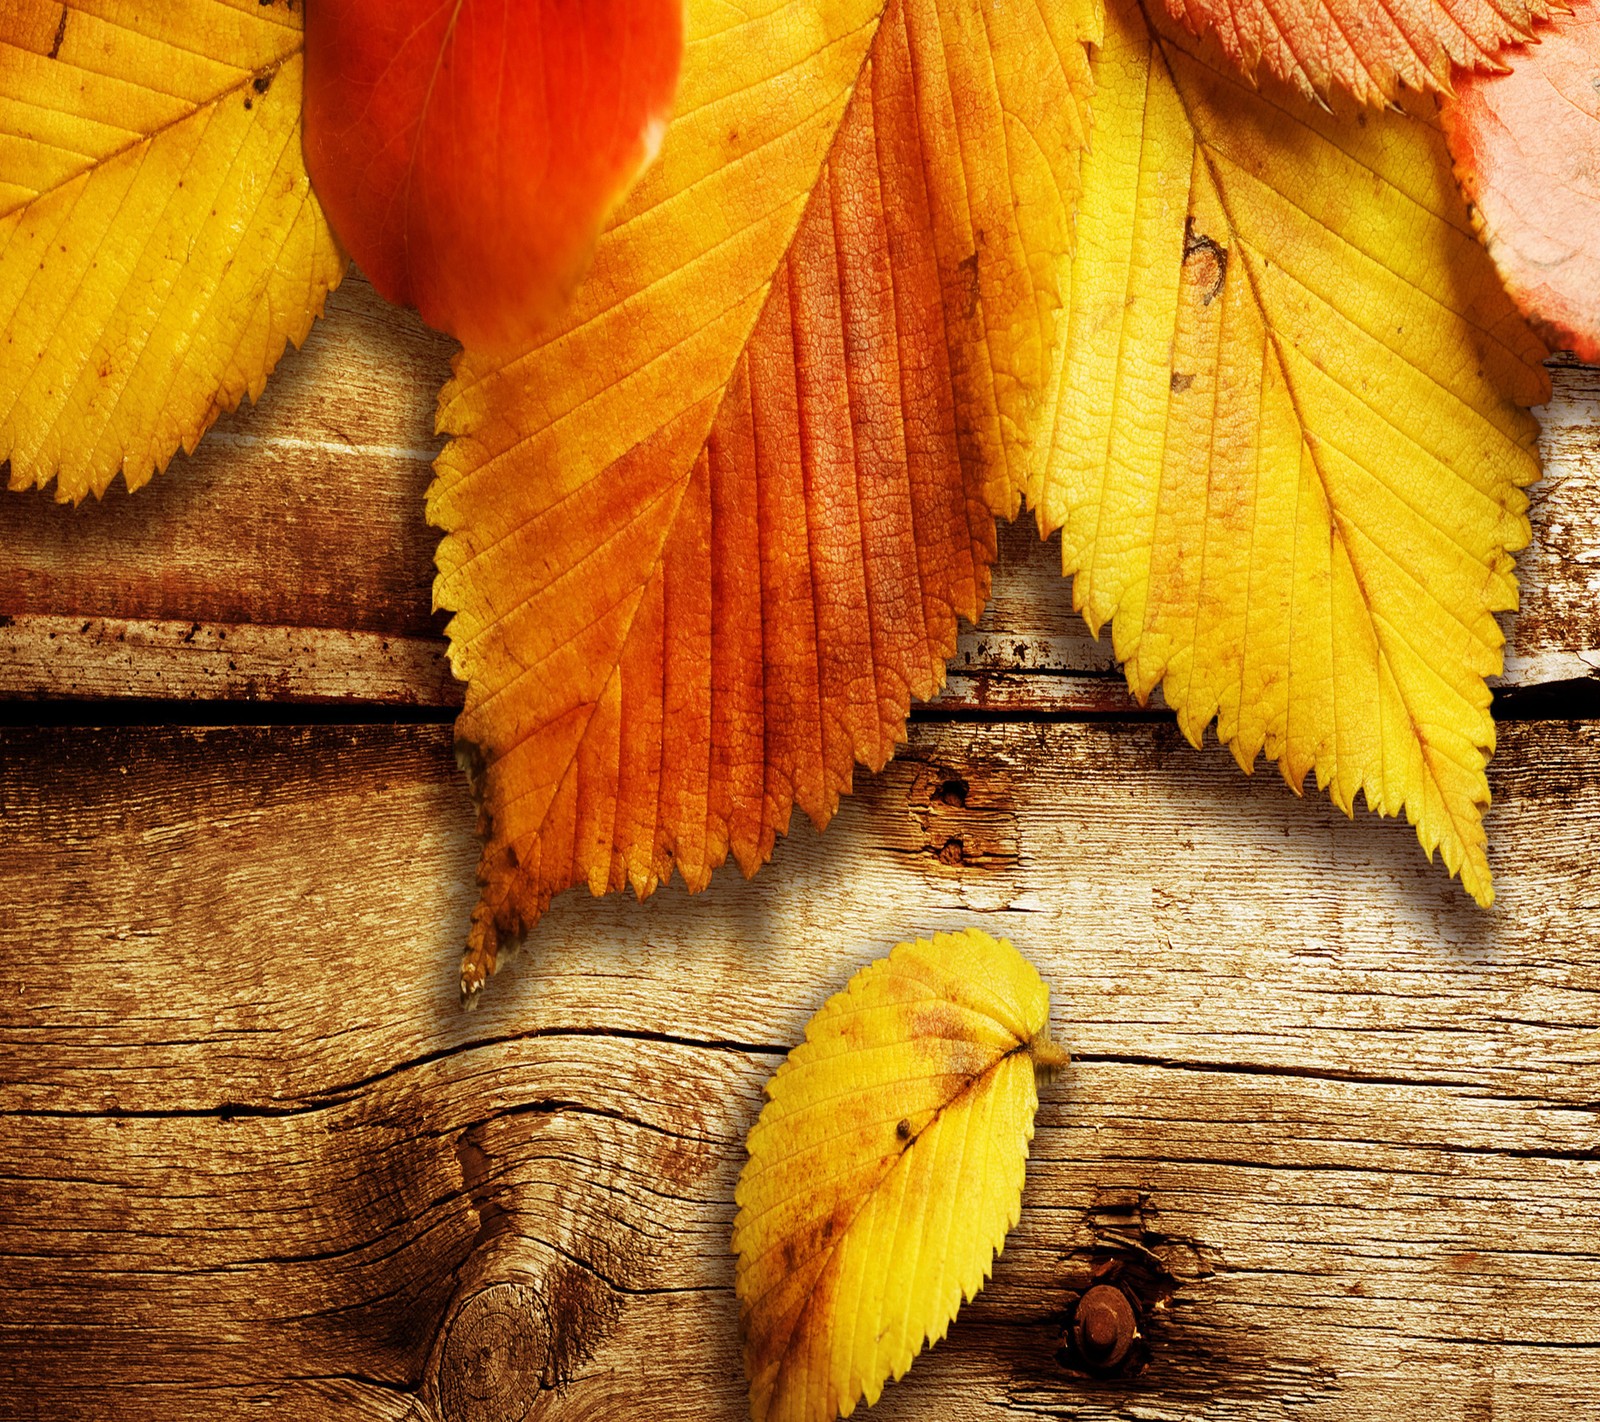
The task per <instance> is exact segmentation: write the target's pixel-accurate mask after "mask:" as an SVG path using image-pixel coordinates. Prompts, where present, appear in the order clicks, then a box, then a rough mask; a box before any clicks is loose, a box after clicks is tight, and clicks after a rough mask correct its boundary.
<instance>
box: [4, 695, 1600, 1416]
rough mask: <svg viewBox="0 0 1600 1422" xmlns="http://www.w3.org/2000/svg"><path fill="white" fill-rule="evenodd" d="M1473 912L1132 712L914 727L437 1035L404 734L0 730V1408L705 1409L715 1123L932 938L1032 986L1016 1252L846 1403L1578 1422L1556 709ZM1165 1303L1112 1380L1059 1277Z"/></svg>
mask: <svg viewBox="0 0 1600 1422" xmlns="http://www.w3.org/2000/svg"><path fill="white" fill-rule="evenodd" d="M1502 730H1503V733H1504V734H1503V742H1502V747H1501V750H1500V753H1499V755H1498V756H1497V757H1496V759H1495V761H1494V764H1493V766H1492V768H1491V778H1492V780H1493V783H1494V790H1495V796H1496V808H1495V810H1494V811H1493V838H1494V843H1495V845H1496V847H1497V851H1498V854H1499V856H1500V858H1499V861H1498V862H1497V863H1496V871H1497V873H1498V874H1499V876H1500V883H1501V886H1502V893H1501V899H1500V902H1499V903H1498V904H1497V906H1496V908H1495V909H1494V910H1493V911H1492V912H1489V913H1485V912H1483V911H1480V910H1478V909H1476V908H1475V907H1474V906H1473V905H1471V904H1470V903H1469V902H1467V901H1465V900H1464V899H1463V898H1462V897H1461V896H1460V894H1459V893H1458V892H1457V890H1456V888H1455V886H1454V885H1452V884H1449V883H1447V882H1446V881H1445V880H1444V878H1443V877H1442V875H1440V874H1439V873H1438V871H1437V869H1433V868H1430V867H1429V866H1428V865H1426V864H1425V863H1424V862H1423V861H1422V860H1421V858H1420V856H1418V855H1417V853H1416V850H1415V844H1414V842H1413V841H1412V838H1411V832H1410V831H1409V829H1408V828H1407V827H1406V826H1405V825H1403V824H1395V823H1393V822H1386V823H1383V824H1379V823H1377V822H1375V821H1373V820H1371V819H1370V818H1368V819H1365V820H1364V821H1363V822H1362V823H1361V824H1359V825H1351V824H1349V823H1347V822H1345V821H1344V820H1343V819H1342V818H1341V817H1340V816H1339V815H1338V814H1337V813H1336V812H1334V811H1333V810H1332V809H1331V808H1330V807H1329V806H1327V805H1326V804H1325V803H1322V802H1320V801H1317V800H1315V799H1312V800H1309V801H1307V802H1305V803H1298V802H1296V801H1295V800H1294V799H1293V798H1292V797H1291V796H1289V795H1288V794H1287V793H1285V791H1284V788H1283V786H1282V785H1281V784H1280V783H1278V782H1277V781H1276V780H1275V779H1274V778H1272V777H1265V776H1263V777H1258V778H1256V779H1254V780H1247V779H1245V778H1243V777H1241V776H1239V775H1238V773H1237V771H1236V770H1235V769H1234V768H1233V766H1232V765H1231V764H1230V763H1228V762H1227V761H1226V760H1225V758H1223V757H1219V756H1216V755H1214V754H1206V753H1201V752H1196V751H1194V750H1192V749H1190V748H1189V747H1188V746H1187V745H1185V744H1184V743H1183V742H1182V741H1181V740H1180V739H1179V738H1178V736H1177V733H1176V731H1175V729H1174V728H1173V727H1171V726H1170V725H1168V724H1165V723H1149V722H1147V723H1142V724H1129V723H1122V724H1109V725H1105V724H1081V723H1080V724H1033V725H1005V724H1000V725H987V724H985V725H964V724H951V723H944V724H925V725H922V726H919V727H918V728H916V730H915V732H914V736H913V742H912V746H911V748H910V749H909V751H908V752H907V753H906V755H905V756H903V757H902V758H901V759H900V760H898V761H896V762H895V763H894V764H893V765H891V766H890V767H889V768H888V769H887V770H886V771H885V772H884V773H883V774H882V775H880V776H876V777H873V778H871V779H870V780H867V781H865V782H864V783H863V784H862V785H861V786H860V787H859V789H860V792H861V793H860V794H859V795H858V796H856V797H855V798H853V799H851V800H850V801H849V802H847V804H846V806H845V808H844V809H843V810H842V812H841V814H840V817H839V820H838V821H837V822H836V824H835V826H834V827H833V828H831V829H830V830H829V832H828V834H827V836H826V837H823V838H819V837H817V836H816V835H814V834H813V833H811V831H810V830H809V829H803V828H802V829H797V831H796V832H795V834H794V836H793V837H792V838H791V839H789V840H788V841H786V842H785V843H783V844H782V845H781V847H780V849H779V853H778V856H777V860H776V862H775V863H774V864H773V865H771V866H770V867H769V868H768V869H767V870H765V871H764V872H763V874H762V875H761V876H760V878H758V879H757V880H755V881H753V882H750V883H745V882H742V881H740V880H739V879H738V878H737V877H735V876H729V875H722V876H719V877H718V879H717V881H716V882H714V884H713V886H712V888H711V889H710V890H709V891H708V892H707V893H706V894H705V895H702V896H700V897H699V898H698V899H696V900H693V901H690V900H688V899H687V898H686V896H684V895H683V894H682V893H681V892H679V891H678V890H676V889H674V890H670V891H666V892H664V893H663V894H661V895H658V896H657V898H655V899H653V900H651V901H649V902H648V903H645V904H643V905H640V904H635V903H632V902H630V901H626V900H622V899H618V898H609V899H604V900H589V899H586V898H578V897H575V896H571V895H569V896H567V898H565V899H564V900H562V901H558V903H557V905H556V907H555V908H554V909H553V911H552V912H551V914H550V915H549V916H548V917H547V918H546V919H545V920H544V921H543V922H542V924H541V925H540V929H539V932H538V935H537V941H536V942H535V943H534V944H533V945H532V946H531V948H530V949H529V950H528V951H527V952H526V954H525V956H524V958H523V960H522V961H521V962H520V963H518V964H516V965H514V966H513V968H512V970H511V971H510V972H509V974H507V975H503V976H502V977H501V978H500V979H497V980H496V981H495V982H494V983H493V984H491V987H490V990H489V992H488V993H487V994H485V1001H484V1004H483V1006H482V1008H481V1010H480V1011H478V1012H475V1013H471V1014H462V1013H461V1012H460V1011H459V1010H458V1008H457V1005H456V999H455V991H454V984H453V972H452V969H453V967H454V964H455V961H456V954H457V943H458V935H459V931H460V925H461V923H462V921H463V920H464V918H465V915H466V912H467V909H468V907H469V906H470V904H471V902H472V900H473V898H474V895H475V888H474V885H473V883H472V874H473V865H474V861H475V846H474V844H473V841H472V836H471V811H470V806H469V804H468V799H467V795H466V792H465V790H464V788H463V786H462V784H461V782H460V778H459V776H458V773H457V771H456V768H455V765H454V762H453V759H452V755H451V750H450V745H449V732H448V729H447V728H445V727H442V726H369V727H363V728H350V727H276V728H254V729H250V728H233V729H219V730H195V729H179V728H153V729H150V728H145V729H140V728H124V729H120V730H105V731H96V730H85V729H73V728H62V729H39V730H13V731H12V732H10V733H8V734H7V735H6V736H5V738H4V739H3V740H0V865H3V866H4V869H3V872H4V874H5V876H6V877H5V884H6V892H5V898H4V900H3V902H4V908H3V909H0V952H3V953H4V955H5V961H6V963H7V975H6V988H5V991H4V992H3V993H0V1062H3V1067H0V1160H3V1161H4V1162H5V1164H4V1166H3V1167H0V1169H3V1173H4V1175H5V1177H6V1179H5V1183H4V1186H3V1188H0V1252H3V1259H0V1270H3V1277H4V1278H5V1281H6V1287H5V1288H4V1289H0V1399H3V1402H0V1411H3V1412H4V1413H5V1415H7V1416H19V1417H24V1418H32V1417H40V1418H44V1417H49V1418H52V1419H54V1418H76V1417H104V1416H109V1415H115V1416H117V1417H119V1418H141V1417H147V1416H148V1417H156V1416H160V1417H162V1418H167V1417H172V1416H196V1415H206V1416H210V1417H215V1418H219V1419H220V1418H231V1417H236V1416H237V1417H243V1416H247V1415H248V1416H256V1415H260V1413H261V1409H262V1408H263V1407H268V1406H270V1407H272V1408H274V1409H275V1415H276V1416H279V1417H282V1418H285V1419H293V1418H308V1419H309V1418H325V1417H340V1418H343V1417H355V1418H395V1419H399V1418H406V1419H411V1422H424V1419H430V1418H441V1419H452V1422H453V1419H457V1418H462V1419H464V1418H474V1419H491V1418H492V1419H501V1418H513V1417H523V1416H528V1417H538V1418H550V1419H566V1418H608V1419H609V1418H619V1419H627V1418H640V1419H645V1418H650V1419H655V1418H685V1419H688V1418H695V1419H711V1418H729V1419H733V1418H737V1417H740V1416H742V1415H743V1412H742V1408H743V1391H742V1381H741V1378H740V1369H739V1362H738V1354H737V1348H736V1340H735V1317H736V1309H735V1305H734V1300H733V1297H732V1292H731V1280H732V1266H731V1259H730V1257H729V1256H728V1254H727V1239H728V1231H729V1226H730V1223H731V1213H732V1194H733V1183H734V1178H735V1176H736V1174H737V1171H738V1169H739V1166H740V1163H741V1154H740V1150H739V1141H740V1139H741V1138H742V1135H743V1133H744V1131H745V1130H746V1129H747V1128H748V1126H749V1124H750V1122H751V1121H752V1120H753V1118H754V1114H755V1112H756V1110H757V1107H758V1103H759V1094H760V1087H761V1083H762V1081H763V1080H764V1079H765V1077H766V1076H767V1075H768V1074H769V1073H770V1072H771V1071H772V1069H773V1068H774V1067H775V1066H776V1064H777V1062H778V1061H779V1060H780V1058H781V1054H782V1052H783V1051H784V1050H785V1049H786V1048H787V1046H788V1045H789V1044H791V1043H792V1042H794V1041H795V1040H796V1039H797V1037H798V1035H799V1033H800V1029H801V1026H802V1024H803V1022H804V1020H805V1017H806V1016H807V1015H808V1014H809V1013H810V1012H811V1011H812V1010H814V1009H815V1007H817V1006H818V1005H819V1004H820V1003H821V1002H822V1000H823V999H824V998H825V997H826V995H827V994H828V993H829V992H831V991H833V990H835V989H836V988H837V987H839V986H840V985H841V984H842V983H843V982H844V981H845V980H846V979H847V978H848V976H849V975H850V973H851V972H852V971H853V970H854V969H855V968H857V967H859V966H860V965H861V964H862V963H863V962H864V961H866V960H867V959H868V958H870V957H872V956H875V955H876V954H878V953H880V952H882V951H883V950H884V949H885V948H887V947H888V946H889V945H891V944H892V943H893V942H895V941H896V940H898V939H899V938H901V937H904V936H906V935H908V934H912V933H916V932H926V931H928V930H931V929H935V928H939V927H953V926H957V925H959V924H962V923H966V922H972V921H978V922H982V923H984V924H985V925H986V926H988V927H989V928H990V929H991V930H992V931H997V932H1003V933H1005V934H1007V935H1008V936H1010V937H1012V938H1013V939H1014V941H1016V942H1017V943H1018V944H1019V946H1021V947H1022V948H1023V949H1024V951H1025V952H1027V953H1028V954H1029V955H1030V956H1031V957H1032V958H1033V960H1034V961H1035V962H1036V963H1037V964H1038V965H1039V967H1040V968H1041V971H1042V972H1043V973H1044V975H1045V977H1046V979H1047V981H1048V982H1049V983H1050V984H1051V987H1052V990H1053V993H1054V1004H1055V1005H1054V1030H1055V1032H1056V1035H1057V1036H1058V1037H1062V1038H1064V1039H1065V1040H1066V1041H1067V1042H1068V1044H1069V1045H1070V1046H1071V1047H1072V1049H1073V1051H1074V1053H1075V1055H1076V1058H1077V1060H1076V1063H1075V1065H1074V1066H1073V1067H1072V1068H1071V1069H1070V1071H1069V1073H1068V1074H1067V1075H1066V1077H1065V1078H1064V1079H1063V1080H1062V1081H1061V1082H1059V1083H1058V1084H1057V1085H1056V1086H1055V1087H1053V1088H1051V1089H1050V1090H1048V1091H1047V1093H1046V1095H1045V1100H1044V1105H1043V1107H1042V1110H1041V1114H1040V1123H1039V1124H1040V1131H1039V1136H1038V1138H1037V1141H1036V1145H1035V1151H1034V1158H1033V1162H1032V1164H1031V1166H1030V1172H1029V1184H1028V1187H1027V1194H1026V1197H1025V1208H1024V1212H1023V1222H1022V1225H1021V1226H1020V1227H1019V1229H1018V1231H1017V1233H1016V1234H1015V1235H1014V1236H1013V1239H1012V1242H1011V1244H1010V1245H1009V1246H1008V1248H1007V1250H1006V1252H1005V1254H1004V1256H1003V1257H1002V1258H1001V1260H1000V1261H999V1264H998V1266H997V1269H996V1273H995V1278H994V1282H993V1284H992V1285H991V1286H990V1288H989V1289H988V1290H987V1291H986V1292H985V1293H984V1294H983V1295H982V1296H981V1298H980V1299H979V1300H978V1301H977V1302H976V1304H974V1305H972V1306H971V1307H969V1308H968V1309H967V1310H966V1311H964V1312H963V1314H962V1316H961V1318H960V1319H959V1320H958V1322H957V1324H956V1325H955V1327H954V1329H953V1330H952V1332H951V1335H950V1337H949V1339H948V1340H947V1341H946V1342H945V1343H944V1344H941V1345H940V1347H939V1348H937V1349H936V1350H935V1351H934V1352H933V1353H931V1354H930V1355H928V1356H926V1357H924V1358H923V1359H922V1360H920V1361H919V1362H918V1363H917V1364H916V1365H915V1367H914V1368H913V1369H912V1371H911V1373H910V1374H909V1376H908V1378H907V1380H906V1382H904V1383H903V1384H901V1385H899V1386H897V1387H894V1388H891V1389H890V1391H889V1392H888V1394H886V1396H885V1399H884V1402H883V1404H881V1406H880V1407H879V1408H878V1409H875V1411H874V1413H873V1415H874V1416H875V1417H878V1416H881V1417H884V1418H890V1419H894V1418H907V1419H909V1418H915V1417H940V1418H952V1419H974V1422H975V1420H976V1419H979V1418H1015V1419H1023V1418H1028V1417H1039V1416H1046V1415H1049V1416H1072V1417H1088V1418H1113V1417H1141V1418H1169V1417H1170V1418H1208V1419H1209V1418H1215V1419H1238V1418H1249V1419H1269V1418H1270V1419H1279V1418H1282V1419H1287V1418H1291V1417H1292V1418H1296V1419H1307V1418H1311V1419H1323V1418H1337V1419H1346V1418H1351V1419H1356V1418H1359V1419H1366V1418H1371V1419H1374V1422H1377V1419H1384V1422H1387V1419H1391V1418H1394V1417H1405V1416H1412V1415H1426V1416H1429V1417H1431V1418H1435V1419H1441V1422H1444V1419H1462V1422H1467V1419H1471V1422H1479V1419H1484V1418H1492V1417H1497V1416H1503V1417H1506V1418H1517V1419H1525V1418H1550V1419H1558V1418H1559V1419H1567V1418H1576V1417H1582V1416H1588V1415H1595V1414H1596V1412H1597V1411H1600V1249H1597V1246H1596V1244H1595V1239H1596V1237H1597V1231H1600V1149H1597V1145H1596V1129H1595V1128H1596V1114H1597V1112H1600V1028H1597V1025H1596V1024H1597V1022H1600V1011H1597V1005H1600V954H1597V953H1596V952H1595V948H1596V943H1595V931H1594V929H1593V924H1594V923H1595V922H1596V921H1600V920H1597V917H1596V916H1597V914H1600V860H1597V858H1596V856H1595V854H1594V850H1593V846H1594V842H1595V836H1596V833H1597V831H1600V725H1596V724H1594V723H1559V722H1512V723H1507V724H1505V725H1504V726H1503V727H1502ZM1136 1246H1137V1247H1139V1248H1143V1249H1146V1250H1148V1251H1150V1252H1151V1253H1153V1254H1154V1255H1155V1256H1156V1257H1157V1258H1159V1259H1160V1260H1161V1261H1163V1263H1164V1265H1165V1267H1166V1268H1167V1269H1168V1270H1169V1271H1170V1272H1171V1274H1172V1275H1173V1276H1174V1277H1175V1278H1176V1280H1177V1281H1178V1284H1179V1287H1178V1291H1177V1294H1176V1297H1175V1298H1174V1300H1173V1301H1172V1303H1171V1305H1170V1307H1169V1308H1168V1309H1166V1310H1165V1311H1164V1312H1163V1313H1162V1314H1161V1315H1160V1316H1159V1318H1158V1319H1157V1321H1156V1322H1155V1324H1154V1325H1153V1328H1152V1336H1153V1342H1154V1350H1155V1352H1154V1361H1153V1362H1152V1365H1151V1367H1150V1369H1149V1371H1148V1372H1147V1373H1146V1374H1145V1375H1144V1376H1143V1377H1142V1378H1140V1379H1138V1380H1136V1381H1134V1382H1123V1383H1110V1384H1108V1383H1095V1382H1091V1381H1088V1380H1086V1379H1084V1378H1081V1377H1075V1376H1072V1375H1069V1374H1067V1373H1065V1372H1064V1371H1062V1370H1061V1369H1060V1368H1059V1367H1058V1365H1057V1364H1056V1363H1055V1362H1054V1361H1053V1356H1052V1354H1053V1346H1054V1344H1053V1338H1054V1335H1055V1333H1056V1332H1057V1331H1058V1330H1059V1327H1060V1323H1061V1312H1062V1309H1063V1307H1064V1302H1065V1298H1066V1292H1067V1290H1068V1289H1069V1288H1070V1287H1073V1286H1078V1285H1081V1283H1082V1282H1083V1280H1084V1279H1085V1278H1086V1277H1087V1274H1088V1272H1089V1270H1090V1268H1091V1267H1092V1266H1093V1264H1094V1262H1095V1261H1096V1260H1098V1259H1103V1258H1110V1257H1118V1256H1127V1255H1132V1254H1134V1253H1136V1252H1137V1248H1136Z"/></svg>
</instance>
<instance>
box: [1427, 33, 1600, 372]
mask: <svg viewBox="0 0 1600 1422" xmlns="http://www.w3.org/2000/svg"><path fill="white" fill-rule="evenodd" d="M1506 58H1507V59H1508V60H1509V61H1510V63H1511V65H1512V68H1511V71H1510V72H1509V73H1507V74H1496V75H1468V76H1464V77H1463V78H1462V80H1461V82H1460V83H1459V85H1458V86H1457V89H1456V97H1455V98H1454V99H1453V100H1450V101H1447V102H1446V104H1445V107H1444V130H1445V136H1446V137H1447V138H1448V139H1449V142H1450V150H1451V152H1452V153H1453V154H1454V156H1455V159H1456V175H1457V177H1459V178H1460V180H1461V185H1462V187H1463V189H1464V190H1465V191H1466V194H1467V198H1468V200H1469V201H1470V202H1471V203H1472V205H1473V212H1474V216H1475V218H1476V220H1477V223H1478V230H1479V233H1480V234H1481V235H1482V237H1483V239H1484V242H1485V243H1486V244H1487V245H1488V248H1489V254H1490V255H1491V256H1492V257H1493V258H1494V260H1495V265H1496V266H1497V267H1499V269H1500V275H1501V278H1502V279H1503V280H1504V281H1505V284H1506V289H1507V290H1508V291H1510V293H1511V295H1512V297H1513V299H1514V300H1515V301H1516V303H1517V304H1518V305H1519V306H1520V307H1521V308H1522V309H1523V311H1524V312H1526V313H1527V314H1528V315H1529V316H1530V317H1531V318H1532V319H1533V321H1534V324H1535V325H1536V326H1538V327H1539V329H1540V333H1541V334H1542V335H1543V336H1544V337H1545V339H1546V340H1547V341H1549V343H1550V345H1551V346H1552V347H1554V348H1556V349H1558V350H1559V349H1570V350H1573V351H1576V352H1577V354H1578V356H1579V357H1580V358H1581V359H1583V360H1586V361H1600V5H1596V4H1593V3H1592V2H1591V3H1584V4H1581V5H1579V6H1578V7H1577V8H1575V9H1574V10H1573V12H1572V14H1571V15H1570V16H1566V17H1563V18H1562V19H1560V20H1558V21H1557V22H1556V23H1555V25H1554V27H1553V28H1552V29H1547V30H1541V31H1540V39H1539V43H1538V44H1535V45H1529V46H1527V47H1526V48H1524V49H1521V50H1517V51H1514V52H1512V53H1510V54H1507V55H1506Z"/></svg>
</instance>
